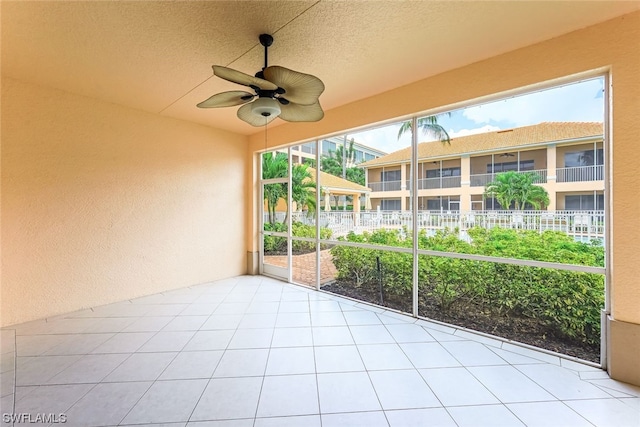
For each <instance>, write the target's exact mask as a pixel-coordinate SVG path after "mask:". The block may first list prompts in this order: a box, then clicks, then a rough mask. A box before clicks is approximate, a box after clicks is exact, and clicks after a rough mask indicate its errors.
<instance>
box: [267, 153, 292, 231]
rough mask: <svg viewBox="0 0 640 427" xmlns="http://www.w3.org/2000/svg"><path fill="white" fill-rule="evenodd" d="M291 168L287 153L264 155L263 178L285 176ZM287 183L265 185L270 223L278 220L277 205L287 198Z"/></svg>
mask: <svg viewBox="0 0 640 427" xmlns="http://www.w3.org/2000/svg"><path fill="white" fill-rule="evenodd" d="M288 169H289V159H288V157H287V155H286V154H285V153H264V154H263V155H262V178H263V179H273V178H285V177H286V176H287V171H288ZM286 195H287V185H286V184H283V183H278V184H266V185H265V186H264V199H265V200H266V201H267V212H268V213H269V223H270V224H275V222H276V206H277V205H278V200H280V199H281V198H283V197H284V198H285V199H286Z"/></svg>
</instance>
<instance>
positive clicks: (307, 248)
mask: <svg viewBox="0 0 640 427" xmlns="http://www.w3.org/2000/svg"><path fill="white" fill-rule="evenodd" d="M264 230H265V231H275V232H281V233H286V231H287V224H283V223H280V222H276V223H275V224H271V223H265V224H264ZM291 235H292V236H294V237H309V238H315V237H316V228H315V226H313V225H305V224H303V223H301V222H297V221H294V222H293V223H292V224H291ZM320 238H321V239H329V238H331V230H330V229H328V228H326V227H321V228H320ZM321 248H322V246H321ZM291 250H292V251H293V253H308V252H313V251H315V250H316V244H315V243H314V242H303V241H300V240H293V241H292V242H291ZM264 252H265V253H286V252H287V239H286V237H280V236H271V235H265V236H264Z"/></svg>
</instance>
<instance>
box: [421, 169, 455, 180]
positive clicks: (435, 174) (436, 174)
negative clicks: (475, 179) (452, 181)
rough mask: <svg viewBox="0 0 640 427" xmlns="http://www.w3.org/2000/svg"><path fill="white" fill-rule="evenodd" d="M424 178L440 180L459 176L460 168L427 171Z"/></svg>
mask: <svg viewBox="0 0 640 427" xmlns="http://www.w3.org/2000/svg"><path fill="white" fill-rule="evenodd" d="M425 172H426V178H440V177H441V176H443V177H445V176H460V168H442V169H427V170H426V171H425Z"/></svg>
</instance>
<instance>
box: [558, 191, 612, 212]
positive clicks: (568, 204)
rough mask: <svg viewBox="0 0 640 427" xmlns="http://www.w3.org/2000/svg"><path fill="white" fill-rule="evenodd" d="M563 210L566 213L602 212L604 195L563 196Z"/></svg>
mask: <svg viewBox="0 0 640 427" xmlns="http://www.w3.org/2000/svg"><path fill="white" fill-rule="evenodd" d="M564 208H565V210H568V211H593V210H604V194H596V195H595V196H594V195H592V194H581V195H577V196H565V197H564Z"/></svg>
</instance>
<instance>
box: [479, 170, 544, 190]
mask: <svg viewBox="0 0 640 427" xmlns="http://www.w3.org/2000/svg"><path fill="white" fill-rule="evenodd" d="M518 173H533V174H534V175H536V177H537V179H536V183H545V182H547V170H546V169H538V170H532V171H520V172H518ZM496 175H498V173H481V174H472V175H471V186H472V187H484V186H486V185H487V184H489V183H490V182H491V181H493V180H495V178H496Z"/></svg>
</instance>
